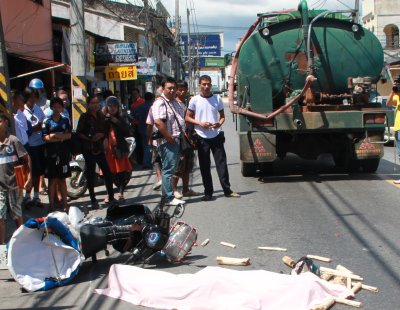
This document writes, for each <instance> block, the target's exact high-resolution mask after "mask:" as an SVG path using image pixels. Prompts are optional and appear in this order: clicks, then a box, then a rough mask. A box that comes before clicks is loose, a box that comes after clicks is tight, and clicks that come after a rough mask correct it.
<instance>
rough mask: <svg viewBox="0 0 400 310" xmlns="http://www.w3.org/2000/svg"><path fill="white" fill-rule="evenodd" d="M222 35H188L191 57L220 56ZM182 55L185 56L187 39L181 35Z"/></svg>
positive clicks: (184, 35)
mask: <svg viewBox="0 0 400 310" xmlns="http://www.w3.org/2000/svg"><path fill="white" fill-rule="evenodd" d="M221 38H222V33H197V34H191V35H190V46H191V47H192V50H191V55H193V56H197V55H199V56H221V49H222V40H221ZM181 41H182V43H183V55H184V56H187V51H188V37H187V34H181Z"/></svg>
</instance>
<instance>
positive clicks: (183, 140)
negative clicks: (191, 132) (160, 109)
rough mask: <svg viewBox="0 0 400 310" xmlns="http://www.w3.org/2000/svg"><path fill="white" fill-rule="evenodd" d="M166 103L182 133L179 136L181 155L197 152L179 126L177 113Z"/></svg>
mask: <svg viewBox="0 0 400 310" xmlns="http://www.w3.org/2000/svg"><path fill="white" fill-rule="evenodd" d="M161 98H162V97H161ZM162 99H163V98H162ZM163 100H164V99H163ZM164 102H165V103H166V104H168V106H169V107H170V109H171V111H172V113H173V114H174V117H175V121H176V124H177V125H178V128H179V131H180V134H179V149H180V151H181V153H183V154H185V153H186V152H189V151H193V150H195V149H196V146H195V144H194V143H193V142H192V141H191V140H190V138H189V136H188V135H187V134H186V132H184V131H183V129H182V126H181V124H179V122H178V118H177V117H176V113H175V111H174V109H173V108H172V106H171V105H170V104H169V103H168V102H167V101H166V100H164Z"/></svg>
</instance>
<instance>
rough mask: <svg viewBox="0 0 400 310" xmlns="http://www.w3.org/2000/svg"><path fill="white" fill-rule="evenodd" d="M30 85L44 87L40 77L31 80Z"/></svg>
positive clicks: (38, 87) (37, 87)
mask: <svg viewBox="0 0 400 310" xmlns="http://www.w3.org/2000/svg"><path fill="white" fill-rule="evenodd" d="M29 87H32V88H36V89H42V88H44V84H43V82H42V80H40V79H33V80H32V81H30V82H29Z"/></svg>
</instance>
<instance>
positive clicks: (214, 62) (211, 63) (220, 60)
mask: <svg viewBox="0 0 400 310" xmlns="http://www.w3.org/2000/svg"><path fill="white" fill-rule="evenodd" d="M199 67H200V68H204V67H218V68H225V58H224V57H200V61H199Z"/></svg>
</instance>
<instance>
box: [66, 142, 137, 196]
mask: <svg viewBox="0 0 400 310" xmlns="http://www.w3.org/2000/svg"><path fill="white" fill-rule="evenodd" d="M125 140H126V142H128V145H129V153H128V158H129V160H130V161H131V162H132V158H131V157H133V152H134V150H135V148H136V141H135V138H134V137H127V138H125ZM69 166H70V167H71V176H70V177H69V178H67V179H66V182H67V195H68V197H70V198H71V199H78V198H80V197H82V196H83V195H84V194H85V192H86V190H87V181H86V176H85V173H84V172H85V169H86V163H85V159H84V157H83V155H82V154H79V155H76V156H75V157H74V158H73V159H72V160H71V161H70V162H69ZM129 180H130V175H129V177H127V178H126V184H128V182H129ZM126 184H125V185H126ZM101 185H104V180H103V178H102V177H101V176H100V169H99V167H98V166H97V165H96V174H95V180H94V186H101Z"/></svg>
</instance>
